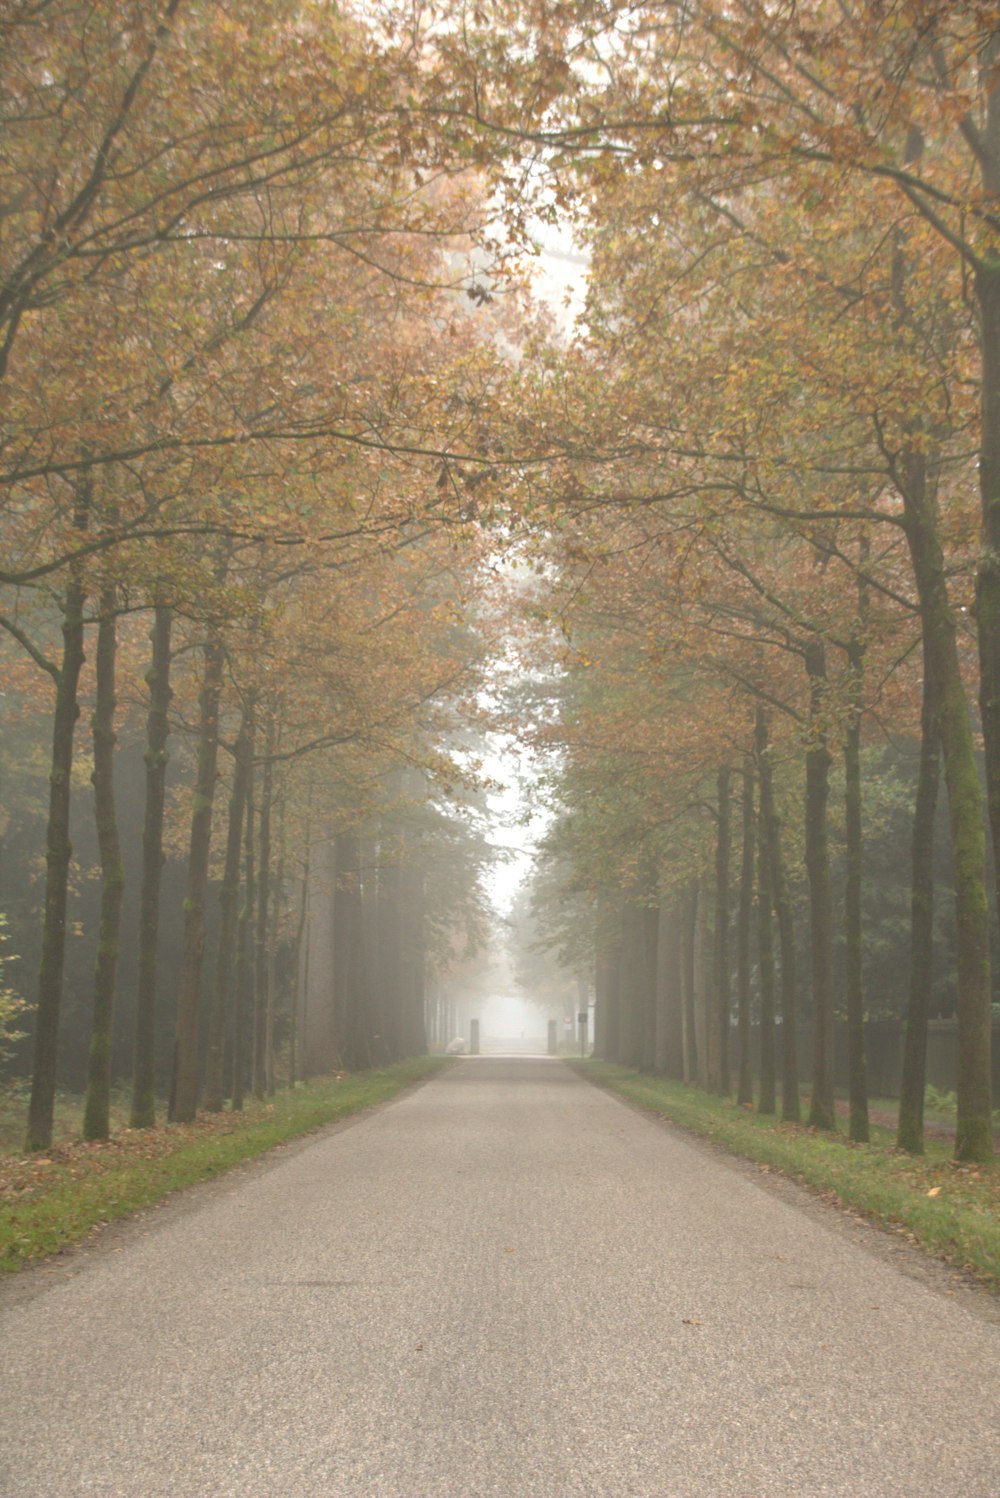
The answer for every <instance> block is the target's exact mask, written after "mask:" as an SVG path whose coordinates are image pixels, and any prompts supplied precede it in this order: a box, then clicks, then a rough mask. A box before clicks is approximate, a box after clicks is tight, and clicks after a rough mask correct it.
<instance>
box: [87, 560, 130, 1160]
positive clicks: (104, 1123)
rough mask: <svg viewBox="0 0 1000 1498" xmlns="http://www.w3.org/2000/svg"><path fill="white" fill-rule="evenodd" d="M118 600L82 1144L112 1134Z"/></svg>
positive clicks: (100, 777)
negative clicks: (99, 898) (92, 1018)
mask: <svg viewBox="0 0 1000 1498" xmlns="http://www.w3.org/2000/svg"><path fill="white" fill-rule="evenodd" d="M117 608H118V595H117V589H116V588H115V585H114V583H109V584H107V585H106V586H105V587H104V589H103V590H102V593H101V617H100V624H99V625H98V631H97V662H96V665H97V670H96V676H97V681H96V701H95V704H94V716H93V720H92V721H93V734H94V773H93V775H92V777H91V779H92V780H93V783H94V806H95V814H96V822H97V846H98V849H99V851H100V859H101V915H100V928H99V935H98V939H97V969H96V972H95V974H94V1021H93V1027H92V1029H91V1034H90V1058H89V1072H88V1079H87V1099H86V1103H85V1105H84V1112H83V1137H84V1139H107V1137H108V1135H109V1134H110V1132H111V1044H112V1026H113V1021H114V1012H115V978H116V975H117V972H118V951H119V945H120V934H121V915H122V901H123V899H124V897H125V868H124V865H123V864H122V854H121V846H120V844H119V841H118V822H117V820H116V817H115V778H114V763H115V743H116V742H117V740H116V738H115V707H116V705H117V699H116V697H115V657H116V653H117V644H118V642H117Z"/></svg>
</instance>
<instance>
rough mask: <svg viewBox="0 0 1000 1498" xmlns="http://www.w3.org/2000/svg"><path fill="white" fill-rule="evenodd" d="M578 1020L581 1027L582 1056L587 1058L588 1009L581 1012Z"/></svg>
mask: <svg viewBox="0 0 1000 1498" xmlns="http://www.w3.org/2000/svg"><path fill="white" fill-rule="evenodd" d="M577 1020H578V1022H579V1025H580V1055H581V1056H584V1057H585V1056H586V1054H587V1011H586V1009H581V1010H580V1013H579V1014H578V1015H577Z"/></svg>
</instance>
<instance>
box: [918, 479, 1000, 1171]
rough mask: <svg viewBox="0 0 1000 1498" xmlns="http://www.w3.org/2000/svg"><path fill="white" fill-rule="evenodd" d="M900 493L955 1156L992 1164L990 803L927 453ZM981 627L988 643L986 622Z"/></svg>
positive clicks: (986, 666) (985, 666)
mask: <svg viewBox="0 0 1000 1498" xmlns="http://www.w3.org/2000/svg"><path fill="white" fill-rule="evenodd" d="M996 461H997V465H998V466H997V468H996V473H997V475H998V477H1000V455H998V457H997V459H996ZM984 482H985V479H984ZM899 487H900V492H901V494H902V496H903V505H904V519H905V531H906V538H907V541H908V543H909V547H910V555H911V558H912V560H913V571H914V577H915V578H916V583H917V590H918V593H919V596H920V618H921V624H922V626H923V631H924V640H925V648H926V650H927V653H928V659H929V661H930V662H931V675H932V677H933V680H934V687H935V692H936V694H937V700H938V732H939V736H940V742H941V756H942V760H943V763H944V778H945V784H946V786H947V788H948V816H949V823H950V832H951V852H952V866H953V870H954V880H955V924H956V967H957V975H956V976H957V982H958V1087H957V1092H958V1120H957V1129H956V1137H955V1154H956V1157H957V1158H958V1159H959V1160H983V1161H985V1160H990V1159H992V1158H993V1128H992V1117H991V1078H990V1040H991V1030H992V1010H991V1003H992V993H991V988H990V957H989V916H988V902H987V898H986V845H985V838H984V835H983V797H982V791H981V788H980V784H979V774H978V771H977V767H976V758H975V750H974V746H973V740H972V729H971V725H970V722H969V704H968V699H967V697H966V693H965V684H964V682H963V680H962V671H961V665H960V662H959V656H958V642H957V638H956V629H955V619H954V614H953V612H952V608H951V603H950V600H949V598H948V585H947V578H946V575H945V569H944V558H943V556H942V552H941V543H940V539H939V536H938V531H937V524H936V505H935V502H934V495H933V492H932V486H931V485H929V483H928V473H927V459H926V455H925V454H924V453H923V452H922V451H917V450H914V451H911V452H908V453H906V454H904V455H903V458H902V460H901V465H900V479H899ZM998 555H1000V553H998ZM980 581H982V577H980ZM980 629H981V635H980V639H981V640H982V629H983V625H982V622H981V624H980ZM991 648H992V647H988V649H991ZM989 659H990V658H989V656H988V657H987V660H986V662H985V663H981V669H983V670H984V672H985V675H986V679H987V681H988V680H989V679H990V669H991V668H990V665H989ZM987 705H988V706H990V704H987ZM991 710H992V709H991ZM984 724H985V710H984Z"/></svg>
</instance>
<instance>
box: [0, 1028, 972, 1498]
mask: <svg viewBox="0 0 1000 1498" xmlns="http://www.w3.org/2000/svg"><path fill="white" fill-rule="evenodd" d="M0 1349H2V1355H0V1408H2V1410H3V1416H2V1433H0V1494H2V1495H3V1498H76V1495H83V1494H87V1495H101V1498H195V1495H197V1498H383V1495H384V1498H390V1495H391V1498H437V1495H440V1498H481V1495H482V1498H485V1495H494V1494H495V1495H502V1498H570V1495H577V1494H580V1495H588V1498H589V1495H593V1498H598V1495H601V1498H605V1495H606V1498H727V1495H736V1498H820V1495H833V1494H836V1495H838V1498H866V1495H871V1498H896V1495H906V1498H997V1494H1000V1356H998V1355H1000V1317H998V1315H997V1308H996V1304H995V1302H993V1301H992V1300H991V1299H990V1298H989V1297H987V1296H985V1295H983V1294H980V1293H978V1292H975V1291H970V1290H966V1289H963V1287H962V1286H961V1284H960V1282H959V1281H958V1280H957V1279H956V1278H954V1277H952V1276H951V1275H950V1274H949V1272H948V1271H946V1270H944V1269H938V1268H937V1267H936V1266H932V1265H926V1266H923V1267H922V1261H920V1260H918V1259H917V1258H916V1256H915V1255H914V1253H913V1252H912V1251H911V1250H910V1249H909V1248H908V1247H906V1245H905V1244H900V1245H899V1246H897V1245H896V1243H895V1241H894V1240H893V1239H891V1238H889V1237H887V1236H886V1235H884V1234H881V1233H879V1232H877V1231H876V1230H874V1229H872V1228H868V1227H866V1226H864V1225H863V1224H860V1223H857V1222H855V1221H854V1220H853V1219H851V1218H849V1217H848V1216H846V1215H845V1214H843V1213H840V1212H838V1211H836V1210H834V1209H832V1208H828V1207H826V1206H824V1205H823V1204H821V1203H818V1202H815V1201H813V1200H812V1199H811V1198H809V1197H808V1196H806V1195H805V1194H804V1193H800V1192H799V1191H798V1189H797V1188H795V1187H794V1186H792V1185H791V1184H790V1183H780V1182H775V1181H774V1179H773V1177H770V1176H765V1175H762V1174H761V1173H760V1172H759V1171H757V1170H756V1169H755V1168H754V1167H752V1166H749V1165H745V1164H741V1163H738V1162H734V1161H732V1160H730V1159H728V1158H727V1157H725V1156H723V1155H721V1154H720V1153H718V1152H716V1151H714V1150H713V1149H712V1148H710V1147H709V1146H706V1145H702V1144H699V1143H697V1142H694V1141H692V1140H690V1139H688V1138H687V1137H685V1136H683V1135H682V1134H681V1133H680V1132H679V1131H676V1130H674V1129H671V1128H669V1127H667V1126H665V1125H662V1124H660V1123H657V1122H655V1121H653V1120H651V1119H649V1118H647V1117H644V1116H642V1115H640V1114H639V1113H637V1112H635V1111H634V1110H632V1109H631V1108H629V1107H628V1106H626V1105H625V1104H623V1103H622V1102H620V1101H618V1100H617V1099H615V1098H612V1097H610V1096H608V1095H607V1094H605V1093H603V1092H600V1091H598V1090H597V1089H596V1088H594V1087H592V1086H591V1085H590V1084H588V1083H586V1082H584V1081H581V1080H580V1079H579V1078H578V1077H577V1076H576V1075H575V1074H574V1073H573V1072H572V1071H571V1070H570V1069H569V1068H567V1067H566V1066H564V1065H563V1064H562V1063H560V1062H558V1061H549V1060H546V1059H543V1058H538V1059H531V1058H516V1059H503V1058H494V1057H475V1058H473V1057H470V1058H467V1059H464V1060H461V1061H458V1062H456V1063H455V1064H454V1065H453V1066H452V1067H450V1068H449V1069H448V1070H447V1071H445V1072H444V1073H443V1074H440V1075H438V1076H437V1077H435V1078H434V1079H433V1080H432V1081H430V1082H428V1083H426V1084H425V1085H424V1086H422V1087H420V1088H418V1089H417V1090H415V1091H413V1092H410V1093H408V1094H406V1095H405V1096H403V1097H402V1098H400V1099H399V1100H397V1101H396V1102H394V1103H392V1104H390V1105H389V1106H387V1107H385V1108H382V1109H380V1110H377V1111H374V1112H371V1113H368V1114H365V1115H363V1116H361V1117H360V1118H358V1119H356V1120H354V1121H351V1122H349V1123H347V1124H343V1125H339V1126H335V1127H334V1128H332V1129H330V1130H328V1131H326V1132H325V1133H323V1134H322V1135H320V1136H314V1137H312V1138H311V1139H309V1140H308V1141H305V1142H303V1143H300V1144H296V1145H294V1146H291V1147H288V1148H285V1149H283V1150H279V1151H277V1152H276V1153H274V1154H272V1155H270V1156H268V1157H267V1159H266V1161H264V1162H258V1163H257V1164H256V1165H254V1166H250V1167H244V1168H243V1169H241V1170H239V1171H237V1172H235V1173H233V1174H231V1175H229V1176H226V1177H224V1178H222V1179H221V1180H219V1181H216V1182H214V1183H213V1184H211V1185H209V1186H206V1187H200V1188H198V1189H196V1190H195V1191H192V1192H189V1193H186V1194H185V1195H184V1196H182V1197H179V1198H175V1199H174V1200H172V1201H171V1202H169V1203H167V1204H166V1205H165V1206H163V1207H161V1208H159V1209H156V1210H154V1211H151V1212H149V1213H146V1214H144V1215H143V1216H142V1217H141V1218H139V1219H137V1220H136V1221H133V1222H131V1223H129V1224H128V1225H126V1226H125V1227H124V1228H118V1229H113V1230H110V1231H109V1232H108V1233H106V1234H104V1235H103V1236H102V1238H101V1239H100V1240H99V1241H98V1242H97V1243H96V1244H95V1245H93V1246H91V1247H88V1248H85V1249H83V1250H81V1251H79V1252H77V1253H75V1254H71V1255H69V1256H68V1257H67V1259H66V1260H65V1261H56V1262H55V1267H53V1266H48V1267H47V1268H43V1269H36V1270H34V1271H31V1272H30V1273H28V1274H27V1275H22V1276H21V1277H19V1279H18V1280H17V1281H16V1282H13V1283H11V1284H9V1285H7V1286H5V1287H4V1289H3V1292H2V1295H0Z"/></svg>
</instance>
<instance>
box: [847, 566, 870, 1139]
mask: <svg viewBox="0 0 1000 1498" xmlns="http://www.w3.org/2000/svg"><path fill="white" fill-rule="evenodd" d="M863 560H864V559H863ZM858 596H859V626H863V621H864V615H865V612H866V599H865V584H864V582H863V581H859V584H858ZM848 671H849V674H850V693H851V702H850V708H849V712H848V718H847V727H846V731H845V734H844V821H845V843H846V863H847V877H846V883H845V889H844V946H845V958H846V981H845V992H844V999H845V1006H846V1010H847V1068H848V1097H849V1099H850V1123H849V1126H848V1134H849V1136H850V1138H851V1139H853V1140H855V1142H856V1143H859V1144H867V1142H868V1140H869V1137H870V1133H869V1128H868V1067H867V1063H866V1059H865V1018H864V991H863V971H862V917H861V866H862V852H861V715H862V710H863V709H862V703H863V685H864V641H863V639H862V637H861V633H860V628H859V630H858V631H857V632H856V633H855V636H854V638H853V639H852V640H851V646H850V655H849V661H848Z"/></svg>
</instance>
